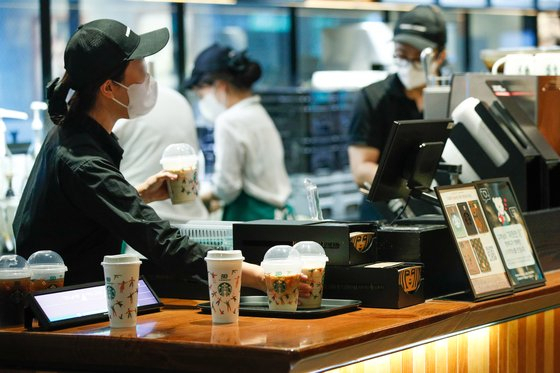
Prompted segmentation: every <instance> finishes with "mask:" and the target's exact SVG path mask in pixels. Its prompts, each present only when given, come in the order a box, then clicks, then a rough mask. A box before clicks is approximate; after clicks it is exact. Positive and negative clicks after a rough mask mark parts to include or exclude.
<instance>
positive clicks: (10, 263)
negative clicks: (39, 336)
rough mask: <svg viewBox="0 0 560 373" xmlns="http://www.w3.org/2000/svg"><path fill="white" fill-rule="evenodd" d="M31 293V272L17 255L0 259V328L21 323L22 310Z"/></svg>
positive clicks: (4, 256) (25, 262) (24, 261)
mask: <svg viewBox="0 0 560 373" xmlns="http://www.w3.org/2000/svg"><path fill="white" fill-rule="evenodd" d="M30 291H31V272H30V270H29V265H28V264H27V261H26V260H25V259H24V258H22V257H21V256H19V255H3V256H1V257H0V326H12V325H19V324H22V323H23V309H24V306H25V300H26V298H27V294H29V293H30Z"/></svg>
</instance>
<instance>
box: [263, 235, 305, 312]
mask: <svg viewBox="0 0 560 373" xmlns="http://www.w3.org/2000/svg"><path fill="white" fill-rule="evenodd" d="M261 267H262V269H263V272H264V279H265V283H266V293H267V296H268V308H269V309H270V310H281V311H296V309H297V304H298V299H299V282H300V278H301V272H300V271H301V262H300V257H299V253H298V252H297V251H296V250H295V249H294V248H293V247H291V246H289V245H277V246H273V247H271V248H270V249H268V251H267V252H266V254H265V255H264V258H263V261H262V262H261Z"/></svg>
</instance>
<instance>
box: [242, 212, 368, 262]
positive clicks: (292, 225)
mask: <svg viewBox="0 0 560 373" xmlns="http://www.w3.org/2000/svg"><path fill="white" fill-rule="evenodd" d="M376 228H377V225H376V224H375V223H373V222H371V223H369V222H368V223H360V222H351V223H338V222H334V221H316V220H313V221H311V220H304V221H301V220H296V221H294V220H255V221H250V222H243V223H234V224H233V247H234V249H235V250H242V251H243V256H244V257H245V261H247V262H249V263H254V264H260V263H261V261H262V259H263V257H264V254H265V253H266V251H267V250H268V249H270V248H271V247H272V246H274V245H294V244H295V243H296V242H299V241H316V242H318V243H320V244H321V245H322V246H323V248H324V249H325V254H326V255H327V256H328V257H329V261H328V263H327V265H329V266H333V265H357V264H362V263H371V262H374V261H375V248H374V245H373V236H374V232H375V229H376ZM354 232H369V233H371V235H369V237H370V240H369V241H367V242H364V241H359V242H358V240H356V239H354V240H353V241H354V243H352V242H351V241H350V235H351V233H354Z"/></svg>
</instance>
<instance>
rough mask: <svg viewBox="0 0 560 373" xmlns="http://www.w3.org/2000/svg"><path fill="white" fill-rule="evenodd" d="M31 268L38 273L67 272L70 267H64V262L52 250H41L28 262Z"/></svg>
mask: <svg viewBox="0 0 560 373" xmlns="http://www.w3.org/2000/svg"><path fill="white" fill-rule="evenodd" d="M27 262H28V263H29V268H31V270H32V271H33V272H34V273H36V272H43V273H44V272H49V273H50V272H56V273H60V272H61V271H64V272H66V271H67V270H68V267H66V266H65V265H64V260H62V257H61V256H60V255H58V253H56V252H54V251H51V250H41V251H37V252H34V253H33V254H31V255H30V256H29V259H28V260H27Z"/></svg>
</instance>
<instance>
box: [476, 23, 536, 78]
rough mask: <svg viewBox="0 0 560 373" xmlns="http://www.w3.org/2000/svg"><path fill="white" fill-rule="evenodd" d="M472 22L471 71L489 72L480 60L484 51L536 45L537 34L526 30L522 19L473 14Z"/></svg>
mask: <svg viewBox="0 0 560 373" xmlns="http://www.w3.org/2000/svg"><path fill="white" fill-rule="evenodd" d="M470 22H471V27H470V29H471V33H470V35H469V42H470V47H471V55H470V61H471V67H470V71H474V72H477V71H488V70H487V68H486V67H485V66H484V64H483V62H482V60H481V58H480V51H481V50H483V49H498V48H507V49H511V48H521V47H533V46H535V44H536V35H535V32H534V31H533V30H531V29H525V28H524V25H523V18H522V17H512V16H500V15H490V14H476V13H473V14H471V16H470ZM495 25H500V27H499V28H496V26H495Z"/></svg>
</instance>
